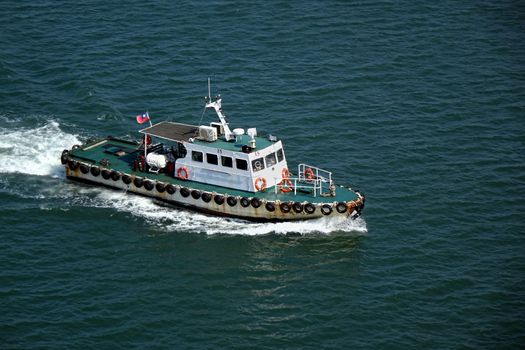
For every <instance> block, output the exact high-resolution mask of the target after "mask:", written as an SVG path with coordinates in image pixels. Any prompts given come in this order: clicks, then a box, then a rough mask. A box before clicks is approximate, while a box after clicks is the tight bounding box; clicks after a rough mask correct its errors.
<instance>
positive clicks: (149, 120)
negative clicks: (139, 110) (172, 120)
mask: <svg viewBox="0 0 525 350" xmlns="http://www.w3.org/2000/svg"><path fill="white" fill-rule="evenodd" d="M146 115H147V116H148V122H149V126H150V127H152V126H153V124H152V123H151V118H150V116H149V112H148V111H146Z"/></svg>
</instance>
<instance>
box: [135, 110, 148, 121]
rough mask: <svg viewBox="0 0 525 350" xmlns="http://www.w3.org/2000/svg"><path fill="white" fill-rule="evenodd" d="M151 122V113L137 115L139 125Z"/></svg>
mask: <svg viewBox="0 0 525 350" xmlns="http://www.w3.org/2000/svg"><path fill="white" fill-rule="evenodd" d="M147 121H149V113H148V112H146V113H143V114H142V115H140V114H139V115H137V123H139V124H144V123H145V122H147Z"/></svg>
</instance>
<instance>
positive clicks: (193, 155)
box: [191, 151, 202, 162]
mask: <svg viewBox="0 0 525 350" xmlns="http://www.w3.org/2000/svg"><path fill="white" fill-rule="evenodd" d="M191 159H192V160H193V161H194V162H202V152H198V151H191Z"/></svg>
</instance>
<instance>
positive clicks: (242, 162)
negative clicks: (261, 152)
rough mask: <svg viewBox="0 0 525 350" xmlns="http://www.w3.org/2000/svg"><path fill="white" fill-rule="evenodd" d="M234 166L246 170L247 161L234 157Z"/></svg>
mask: <svg viewBox="0 0 525 350" xmlns="http://www.w3.org/2000/svg"><path fill="white" fill-rule="evenodd" d="M235 166H236V167H237V169H239V170H248V162H247V161H245V160H244V159H235Z"/></svg>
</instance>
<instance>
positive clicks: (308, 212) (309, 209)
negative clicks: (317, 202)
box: [304, 203, 315, 214]
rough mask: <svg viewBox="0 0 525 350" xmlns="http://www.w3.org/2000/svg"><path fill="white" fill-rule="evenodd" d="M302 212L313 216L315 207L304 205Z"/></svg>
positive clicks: (309, 204)
mask: <svg viewBox="0 0 525 350" xmlns="http://www.w3.org/2000/svg"><path fill="white" fill-rule="evenodd" d="M304 211H305V212H306V213H307V214H313V213H314V212H315V206H314V205H313V204H312V203H306V204H305V205H304Z"/></svg>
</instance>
